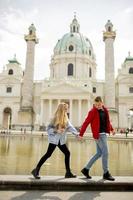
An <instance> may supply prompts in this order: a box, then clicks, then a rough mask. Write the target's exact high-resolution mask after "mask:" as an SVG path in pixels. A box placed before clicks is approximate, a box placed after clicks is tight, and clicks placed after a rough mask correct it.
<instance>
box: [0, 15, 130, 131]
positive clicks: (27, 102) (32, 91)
mask: <svg viewBox="0 0 133 200" xmlns="http://www.w3.org/2000/svg"><path fill="white" fill-rule="evenodd" d="M115 37H116V33H115V31H114V30H113V24H112V23H111V22H110V20H108V22H107V23H106V25H105V32H104V33H103V41H104V42H105V81H98V80H97V79H96V71H97V64H96V58H95V53H94V50H93V46H92V44H91V42H90V40H89V39H88V38H87V37H85V36H84V35H83V34H82V33H81V32H80V25H79V23H78V21H77V19H76V16H74V19H73V20H72V23H71V24H70V32H69V33H66V34H65V35H63V37H62V38H61V39H60V40H58V42H57V44H56V45H55V48H54V54H53V56H52V58H51V62H50V77H49V79H44V80H43V81H34V80H33V77H34V54H35V44H37V43H38V39H37V37H36V29H35V27H34V25H33V24H32V25H31V26H30V27H29V33H28V35H25V41H26V42H27V53H26V66H25V71H24V72H23V70H22V68H21V65H20V63H19V62H18V61H17V59H16V56H14V58H13V59H11V60H9V63H8V64H7V65H6V67H5V68H4V69H3V71H2V73H1V74H0V128H14V129H21V128H26V129H30V130H31V129H33V128H34V129H36V130H39V129H43V128H44V127H46V125H47V124H48V122H49V119H50V118H51V117H52V115H53V113H54V111H55V109H56V107H57V105H58V104H59V103H60V102H61V101H65V102H67V103H68V104H69V113H68V115H69V118H70V120H71V121H72V123H73V124H74V125H75V127H79V126H81V124H82V122H83V120H84V118H85V116H86V115H87V112H88V109H90V108H91V107H92V104H93V100H94V98H95V96H99V95H100V96H102V98H103V100H104V102H105V105H106V106H107V107H108V109H109V111H110V115H111V121H112V124H113V126H114V127H116V128H127V127H128V128H131V127H132V128H133V57H131V55H130V53H129V55H128V57H126V59H125V61H124V63H123V65H122V67H121V69H120V70H119V71H118V76H117V78H116V79H115V76H114V47H113V43H114V40H115Z"/></svg>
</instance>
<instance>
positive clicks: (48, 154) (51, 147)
mask: <svg viewBox="0 0 133 200" xmlns="http://www.w3.org/2000/svg"><path fill="white" fill-rule="evenodd" d="M56 146H58V148H59V149H60V150H61V151H62V152H63V153H64V155H65V167H66V171H70V151H69V150H68V148H67V146H66V144H63V145H61V144H60V142H59V144H58V145H56V144H52V143H49V146H48V149H47V152H46V153H45V155H44V156H42V158H41V159H40V161H39V162H38V164H37V169H38V171H39V170H40V168H41V166H42V165H43V163H44V162H45V161H46V160H47V159H48V158H49V157H51V155H52V153H53V152H54V150H55V148H56Z"/></svg>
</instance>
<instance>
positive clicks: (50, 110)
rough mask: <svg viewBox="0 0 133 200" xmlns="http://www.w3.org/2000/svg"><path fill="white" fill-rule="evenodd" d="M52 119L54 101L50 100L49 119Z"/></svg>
mask: <svg viewBox="0 0 133 200" xmlns="http://www.w3.org/2000/svg"><path fill="white" fill-rule="evenodd" d="M51 117H52V99H49V119H50V118H51Z"/></svg>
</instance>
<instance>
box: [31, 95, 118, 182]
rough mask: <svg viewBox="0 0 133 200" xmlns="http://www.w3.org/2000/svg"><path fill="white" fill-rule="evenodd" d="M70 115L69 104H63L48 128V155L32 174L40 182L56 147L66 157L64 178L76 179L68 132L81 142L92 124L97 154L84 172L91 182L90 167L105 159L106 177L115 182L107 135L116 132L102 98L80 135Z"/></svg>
mask: <svg viewBox="0 0 133 200" xmlns="http://www.w3.org/2000/svg"><path fill="white" fill-rule="evenodd" d="M67 112H68V104H66V103H63V102H62V103H60V104H59V105H58V107H57V110H56V112H55V114H54V117H53V118H52V120H51V122H50V124H49V125H48V127H47V133H48V142H49V145H48V149H47V152H46V153H45V155H44V156H42V158H41V159H40V161H39V162H38V164H37V166H36V168H34V169H33V170H32V172H31V174H32V175H33V176H34V178H35V179H40V176H39V171H40V168H41V166H42V165H43V164H44V162H45V161H46V160H47V159H48V158H49V157H51V155H52V153H53V152H54V150H55V148H56V147H57V146H58V148H59V149H60V150H61V151H62V152H63V153H64V155H65V168H66V173H65V178H75V177H76V175H74V174H72V172H71V169H70V151H69V149H68V147H67V145H66V139H67V132H72V133H73V134H74V135H76V137H77V138H78V139H79V140H82V138H83V134H84V132H85V131H86V128H87V127H88V125H89V124H90V125H91V130H92V134H93V138H94V140H95V143H96V154H95V155H94V156H92V158H91V159H90V160H89V161H88V163H87V164H86V166H85V167H84V168H83V169H82V170H81V172H82V174H83V175H84V176H85V177H86V178H88V179H91V178H92V177H91V176H90V175H89V171H90V168H91V167H92V165H93V164H94V163H95V161H96V160H97V159H99V158H100V157H102V167H103V178H104V179H106V180H110V181H114V180H115V179H114V178H113V177H112V176H111V174H110V173H109V170H108V146H107V133H110V132H112V134H115V132H114V129H113V128H112V125H111V123H110V120H109V113H108V110H107V108H106V107H105V106H104V104H103V101H102V98H101V97H100V96H97V97H96V98H95V100H94V105H93V108H92V109H91V110H90V111H89V112H88V115H87V117H86V119H85V121H84V122H83V124H82V126H81V128H80V132H78V131H77V130H76V129H75V128H74V127H73V125H72V124H71V122H70V121H69V119H68V116H67Z"/></svg>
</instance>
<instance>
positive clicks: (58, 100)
mask: <svg viewBox="0 0 133 200" xmlns="http://www.w3.org/2000/svg"><path fill="white" fill-rule="evenodd" d="M55 100H56V101H57V105H58V104H59V103H60V102H62V99H47V101H48V116H47V117H48V118H49V119H50V118H51V117H52V114H53V113H52V106H53V104H52V103H53V101H55ZM83 100H85V101H86V102H87V109H88V110H89V109H90V101H89V100H88V99H76V101H78V116H77V117H78V124H80V123H81V116H82V101H83ZM44 101H45V100H43V99H42V100H41V113H40V118H41V125H42V123H43V118H44V112H45V111H44ZM64 101H65V102H68V104H69V119H70V121H71V122H72V121H73V120H72V117H73V111H74V110H73V101H75V99H66V100H64Z"/></svg>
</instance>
